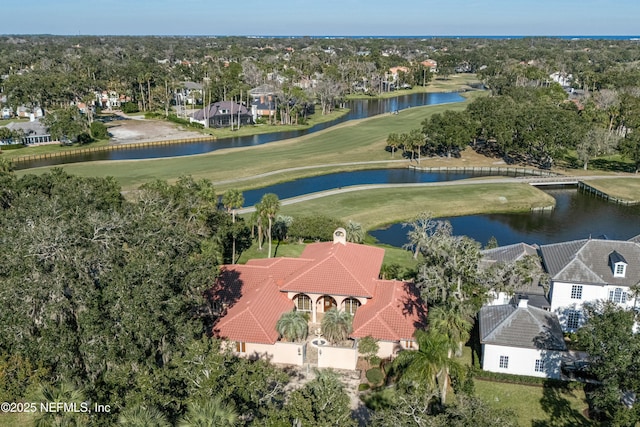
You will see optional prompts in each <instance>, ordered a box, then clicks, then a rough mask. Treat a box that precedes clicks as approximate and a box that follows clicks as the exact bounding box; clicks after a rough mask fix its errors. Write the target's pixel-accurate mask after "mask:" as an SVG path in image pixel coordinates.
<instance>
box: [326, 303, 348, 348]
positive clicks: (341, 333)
mask: <svg viewBox="0 0 640 427" xmlns="http://www.w3.org/2000/svg"><path fill="white" fill-rule="evenodd" d="M352 322H353V316H351V314H350V313H347V312H346V311H344V310H338V309H337V308H336V307H334V308H332V309H331V310H329V311H327V312H326V313H325V314H324V317H323V318H322V323H321V325H320V327H321V329H322V335H324V337H325V338H326V339H327V340H329V341H330V342H332V343H337V342H339V341H344V340H346V339H347V338H349V334H351V332H352V331H353V326H352Z"/></svg>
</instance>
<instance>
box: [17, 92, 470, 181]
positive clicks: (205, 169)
mask: <svg viewBox="0 0 640 427" xmlns="http://www.w3.org/2000/svg"><path fill="white" fill-rule="evenodd" d="M470 95H471V97H475V96H478V95H480V93H479V92H473V93H471V94H470ZM464 108H466V103H465V102H463V103H456V104H450V105H435V106H426V107H419V108H411V109H408V110H404V111H402V112H401V113H400V114H397V115H383V116H378V117H373V118H368V119H363V120H358V121H350V122H347V123H342V124H340V125H337V126H334V127H332V128H330V129H326V130H324V131H320V132H316V133H313V134H310V135H306V136H303V137H300V138H295V139H290V140H285V141H279V142H273V143H269V144H265V145H261V146H256V147H244V148H234V149H229V150H219V151H216V152H213V153H208V154H203V155H197V156H184V157H176V158H171V159H152V160H132V161H117V162H115V161H108V162H88V163H75V164H67V165H62V166H59V167H63V168H64V169H65V170H67V171H68V172H69V173H72V174H76V175H81V176H113V177H115V178H116V179H117V180H118V181H119V182H120V183H121V185H122V186H123V188H125V189H132V188H135V187H137V186H139V185H140V184H142V183H144V182H148V181H150V180H153V179H162V180H168V181H171V180H173V179H176V178H177V177H180V176H182V175H192V176H193V177H195V178H207V179H210V180H212V181H214V182H215V181H225V180H228V179H230V178H241V177H247V176H253V175H257V174H261V173H264V172H269V171H276V170H280V169H287V168H291V167H300V166H311V165H322V164H334V163H344V162H359V161H380V160H382V161H386V160H391V155H390V153H388V152H386V151H385V146H386V143H385V141H386V138H387V136H388V135H389V133H392V132H405V131H406V130H407V129H411V128H415V127H419V126H420V122H421V121H422V120H424V118H426V117H428V116H429V115H431V114H433V113H436V112H442V111H444V110H447V109H455V110H462V109H464ZM397 157H398V156H396V159H397ZM49 169H50V168H48V167H47V168H38V169H30V170H28V171H18V174H24V173H38V172H44V171H47V170H49ZM342 169H343V170H344V169H345V167H344V166H343V167H342ZM307 173H308V172H307ZM307 173H305V172H298V173H297V174H298V176H305V175H306V174H307ZM289 178H291V175H281V176H279V175H275V176H271V177H269V178H266V179H259V180H255V181H254V182H253V183H251V182H249V183H244V182H243V183H242V185H243V186H246V185H248V186H251V185H253V186H256V185H258V184H259V185H261V186H262V185H268V184H269V183H272V182H276V181H283V180H286V179H289ZM232 186H237V185H233V184H226V187H227V188H228V187H232ZM217 188H218V189H220V190H224V187H222V186H217Z"/></svg>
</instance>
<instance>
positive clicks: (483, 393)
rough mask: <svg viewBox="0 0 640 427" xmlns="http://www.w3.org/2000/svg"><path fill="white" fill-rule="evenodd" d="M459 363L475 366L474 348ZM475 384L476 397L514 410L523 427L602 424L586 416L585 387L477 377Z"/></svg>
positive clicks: (581, 426) (464, 352) (466, 349)
mask: <svg viewBox="0 0 640 427" xmlns="http://www.w3.org/2000/svg"><path fill="white" fill-rule="evenodd" d="M458 360H459V361H460V363H462V364H463V365H471V360H472V358H471V348H470V347H463V354H462V356H461V357H460V358H459V359H458ZM478 366H479V365H478ZM474 385H475V395H476V396H478V397H479V398H480V399H482V400H484V401H485V402H487V404H489V405H491V406H493V407H495V408H498V409H509V410H511V411H513V412H514V413H515V414H516V417H517V421H518V424H519V425H521V426H527V427H528V426H533V427H542V426H558V427H573V426H578V427H596V426H598V425H599V424H598V423H597V422H595V421H591V420H589V419H588V418H586V417H585V416H584V415H583V413H584V411H585V410H586V409H587V408H588V404H587V401H586V398H585V394H584V391H583V389H582V388H578V389H574V390H572V389H569V387H566V388H553V387H542V386H537V385H525V384H510V383H504V382H496V381H485V380H481V379H478V378H474ZM451 395H453V394H451Z"/></svg>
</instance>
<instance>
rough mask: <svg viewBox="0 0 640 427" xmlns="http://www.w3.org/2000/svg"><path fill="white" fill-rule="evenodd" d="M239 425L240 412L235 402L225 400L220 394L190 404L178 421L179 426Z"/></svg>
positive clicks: (229, 426) (220, 426)
mask: <svg viewBox="0 0 640 427" xmlns="http://www.w3.org/2000/svg"><path fill="white" fill-rule="evenodd" d="M237 425H238V413H237V412H236V409H235V408H234V407H233V404H231V403H227V402H224V401H223V400H222V399H221V398H220V397H219V396H216V397H214V398H212V399H210V400H206V401H204V402H192V403H190V404H189V406H188V409H187V413H186V415H185V416H184V417H183V418H182V419H181V420H180V421H179V422H178V426H179V427H231V426H237Z"/></svg>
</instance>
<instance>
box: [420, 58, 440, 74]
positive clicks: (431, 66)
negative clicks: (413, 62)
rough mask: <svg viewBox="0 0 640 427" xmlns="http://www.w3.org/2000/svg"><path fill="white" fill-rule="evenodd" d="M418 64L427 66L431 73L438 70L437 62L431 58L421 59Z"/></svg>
mask: <svg viewBox="0 0 640 427" xmlns="http://www.w3.org/2000/svg"><path fill="white" fill-rule="evenodd" d="M420 64H422V66H423V67H425V68H428V69H429V70H430V71H431V72H432V73H437V72H438V62H437V61H434V60H433V59H427V60H425V61H422V62H421V63H420Z"/></svg>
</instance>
